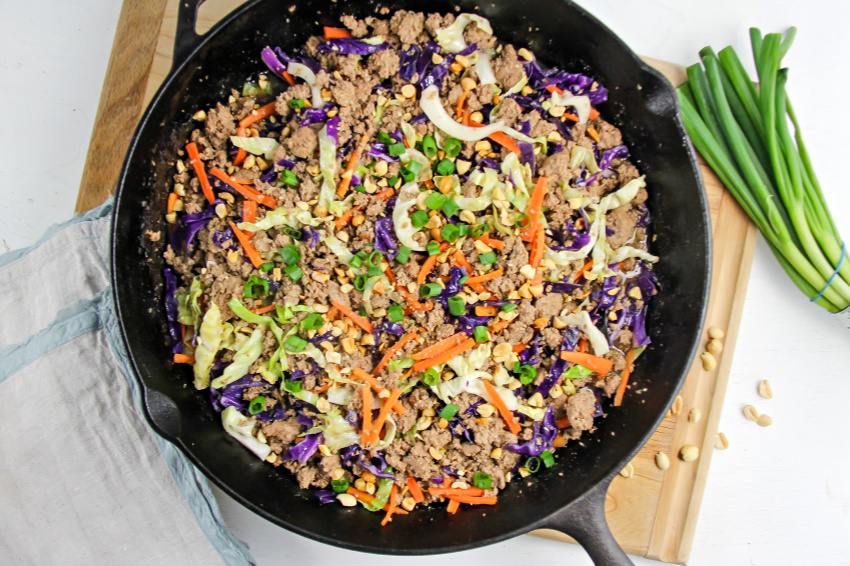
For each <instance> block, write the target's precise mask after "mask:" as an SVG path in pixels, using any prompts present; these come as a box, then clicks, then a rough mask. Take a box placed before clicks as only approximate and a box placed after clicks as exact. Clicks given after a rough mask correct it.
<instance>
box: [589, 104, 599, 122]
mask: <svg viewBox="0 0 850 566" xmlns="http://www.w3.org/2000/svg"><path fill="white" fill-rule="evenodd" d="M588 118H589V119H590V120H596V119H597V118H599V110H597V109H596V108H593V107H592V106H591V108H590V115H589V116H588Z"/></svg>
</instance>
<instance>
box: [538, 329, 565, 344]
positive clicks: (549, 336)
mask: <svg viewBox="0 0 850 566" xmlns="http://www.w3.org/2000/svg"><path fill="white" fill-rule="evenodd" d="M542 334H543V339H544V340H546V344H547V345H548V346H549V347H550V348H553V349H557V348H559V347H560V346H561V342H563V340H564V337H563V336H562V335H561V331H560V330H558V329H557V328H554V327H552V326H549V327H546V328H544V329H543V332H542Z"/></svg>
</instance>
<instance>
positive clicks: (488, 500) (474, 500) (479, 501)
mask: <svg viewBox="0 0 850 566" xmlns="http://www.w3.org/2000/svg"><path fill="white" fill-rule="evenodd" d="M449 501H457V502H458V503H466V504H467V505H495V504H496V503H497V502H498V500H497V498H495V497H468V496H465V495H450V496H449Z"/></svg>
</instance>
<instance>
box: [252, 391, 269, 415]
mask: <svg viewBox="0 0 850 566" xmlns="http://www.w3.org/2000/svg"><path fill="white" fill-rule="evenodd" d="M265 410H266V398H265V397H264V396H262V395H257V396H256V397H254V398H253V399H252V400H251V403H250V404H249V405H248V414H250V415H257V414H259V413H262V412H263V411H265Z"/></svg>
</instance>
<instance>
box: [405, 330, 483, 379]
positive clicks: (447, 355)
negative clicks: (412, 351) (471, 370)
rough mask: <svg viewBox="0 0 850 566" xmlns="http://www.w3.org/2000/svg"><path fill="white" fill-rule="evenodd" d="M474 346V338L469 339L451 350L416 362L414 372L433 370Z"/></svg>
mask: <svg viewBox="0 0 850 566" xmlns="http://www.w3.org/2000/svg"><path fill="white" fill-rule="evenodd" d="M473 346H475V340H473V339H472V338H467V339H466V340H464V341H463V342H461V343H460V344H458V345H457V346H455V347H454V348H452V349H450V350H446V351H444V352H443V353H441V354H438V355H436V356H434V357H432V358H430V359H426V360H421V361H419V362H416V363H415V364H413V371H425V370H426V369H428V368H432V367H434V366H436V365H440V364H442V363H445V362H447V361H449V360H450V359H452V358H454V357H455V356H457V355H460V354H462V353H464V352H466V351H467V350H469V349H470V348H472V347H473Z"/></svg>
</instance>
